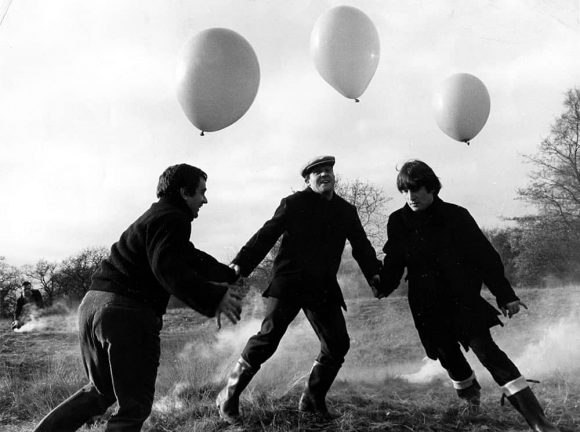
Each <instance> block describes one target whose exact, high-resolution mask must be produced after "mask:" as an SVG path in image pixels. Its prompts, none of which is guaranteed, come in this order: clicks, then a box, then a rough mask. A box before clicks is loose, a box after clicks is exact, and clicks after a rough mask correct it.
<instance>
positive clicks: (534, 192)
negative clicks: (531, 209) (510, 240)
mask: <svg viewBox="0 0 580 432" xmlns="http://www.w3.org/2000/svg"><path fill="white" fill-rule="evenodd" d="M524 157H525V158H526V160H527V161H528V162H529V163H530V164H531V165H532V170H531V172H530V175H529V176H530V182H529V184H528V185H527V186H526V187H525V188H522V189H519V190H518V195H519V197H520V198H521V199H523V200H525V201H527V202H529V203H531V204H533V205H534V206H535V207H536V208H537V210H538V214H537V215H534V216H526V217H522V218H514V219H513V220H515V221H516V222H517V224H518V227H519V229H520V230H519V234H518V236H516V237H515V238H516V241H515V243H516V245H517V249H518V251H519V254H518V256H517V257H516V260H515V262H516V268H517V273H518V274H519V275H520V277H521V280H522V282H524V283H528V284H541V283H542V280H544V279H545V278H546V277H548V276H554V277H557V278H559V279H561V280H568V281H569V280H577V279H578V278H580V274H579V272H578V271H577V270H576V269H577V268H578V264H579V263H580V90H579V89H570V90H568V91H567V92H566V95H565V99H564V112H563V113H562V114H561V115H560V116H559V117H558V118H556V120H555V122H554V124H553V125H552V127H551V129H550V133H549V134H548V136H547V137H546V138H545V139H543V140H542V142H541V143H540V145H539V149H538V151H537V153H536V154H533V155H525V156H524Z"/></svg>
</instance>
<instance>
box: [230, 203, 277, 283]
mask: <svg viewBox="0 0 580 432" xmlns="http://www.w3.org/2000/svg"><path fill="white" fill-rule="evenodd" d="M287 221H288V204H287V201H286V198H284V199H282V201H281V202H280V205H279V206H278V208H277V209H276V212H275V213H274V216H272V218H271V219H270V220H269V221H267V222H266V223H265V224H264V225H263V226H262V228H260V229H259V230H258V232H257V233H256V234H254V235H253V236H252V237H251V238H250V240H248V242H247V243H246V244H245V245H244V246H243V247H242V249H241V250H240V252H238V254H237V255H236V257H235V258H234V259H233V260H232V264H234V265H237V266H238V268H239V273H238V274H241V276H244V277H247V276H249V275H250V273H252V272H253V271H254V269H255V268H256V267H257V266H258V264H260V262H262V260H263V259H264V257H265V256H266V255H267V254H268V252H270V249H272V247H273V246H274V244H275V243H276V241H277V240H278V238H280V236H281V235H282V233H283V232H284V230H285V229H286V224H287Z"/></svg>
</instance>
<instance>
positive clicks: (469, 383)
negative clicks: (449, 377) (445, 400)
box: [453, 374, 481, 415]
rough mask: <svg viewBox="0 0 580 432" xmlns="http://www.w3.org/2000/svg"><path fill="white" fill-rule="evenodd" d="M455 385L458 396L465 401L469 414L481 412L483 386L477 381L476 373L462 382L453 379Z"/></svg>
mask: <svg viewBox="0 0 580 432" xmlns="http://www.w3.org/2000/svg"><path fill="white" fill-rule="evenodd" d="M453 386H454V387H455V391H456V392H457V396H458V397H459V398H460V399H462V400H463V401H465V405H466V408H467V413H468V414H469V415H477V414H479V408H480V405H481V386H480V385H479V383H478V382H477V379H476V378H475V374H473V375H471V377H469V378H468V379H467V380H464V381H461V382H457V381H453Z"/></svg>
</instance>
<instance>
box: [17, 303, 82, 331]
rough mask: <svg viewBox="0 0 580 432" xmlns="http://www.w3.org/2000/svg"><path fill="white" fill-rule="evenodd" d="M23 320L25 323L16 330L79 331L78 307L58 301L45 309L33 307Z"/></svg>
mask: <svg viewBox="0 0 580 432" xmlns="http://www.w3.org/2000/svg"><path fill="white" fill-rule="evenodd" d="M23 321H24V324H23V325H22V326H21V327H20V328H18V329H14V331H15V332H17V333H29V332H53V333H75V332H78V319H77V309H76V308H72V309H71V308H69V307H68V306H67V305H66V304H64V303H61V302H57V303H55V304H53V305H52V306H49V307H46V308H44V309H35V308H32V310H31V311H30V313H29V315H28V316H27V317H24V320H23Z"/></svg>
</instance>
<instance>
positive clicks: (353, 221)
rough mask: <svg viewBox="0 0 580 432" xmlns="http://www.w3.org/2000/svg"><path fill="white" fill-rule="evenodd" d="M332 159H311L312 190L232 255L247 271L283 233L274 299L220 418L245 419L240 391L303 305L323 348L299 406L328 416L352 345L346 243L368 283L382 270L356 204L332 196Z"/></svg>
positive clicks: (307, 170)
mask: <svg viewBox="0 0 580 432" xmlns="http://www.w3.org/2000/svg"><path fill="white" fill-rule="evenodd" d="M334 163H335V159H334V157H333V156H321V157H318V158H316V159H314V160H312V161H310V162H308V163H307V164H306V166H305V167H304V168H303V169H302V171H301V174H302V177H303V178H304V181H305V183H306V186H307V187H306V188H305V189H304V190H303V191H300V192H296V193H294V194H292V195H290V196H288V197H286V198H284V199H282V201H281V203H280V206H279V207H278V209H277V210H276V212H275V214H274V216H273V217H272V219H270V220H269V221H267V222H266V223H265V224H264V226H263V227H262V228H261V229H260V230H259V231H258V232H257V233H256V234H254V236H253V237H252V238H250V240H249V241H248V242H247V243H246V245H245V246H244V247H243V248H242V249H241V250H240V252H239V253H238V255H237V256H236V257H235V258H234V260H233V263H232V265H233V266H234V268H235V269H236V272H238V273H239V274H241V275H242V276H248V275H249V274H250V273H252V271H253V270H254V269H255V268H256V266H257V265H258V264H259V263H260V262H261V261H262V259H264V257H265V256H266V255H267V253H268V252H269V251H270V249H271V248H272V247H273V246H274V244H275V243H276V241H277V240H278V238H279V237H280V236H282V242H281V244H280V250H279V252H278V255H277V256H276V259H275V261H274V268H273V274H274V275H273V278H272V280H271V282H270V285H269V287H268V289H267V290H266V291H265V292H264V296H265V297H268V303H267V309H266V316H265V318H264V320H263V322H262V327H261V329H260V331H259V332H258V334H256V335H255V336H252V337H251V338H250V340H249V341H248V343H247V344H246V347H245V348H244V350H243V352H242V355H241V357H240V359H239V360H238V362H237V364H236V365H235V367H234V369H233V370H232V372H231V374H230V376H229V379H228V382H227V385H226V386H225V388H224V389H223V390H222V391H221V392H220V394H219V395H218V398H217V400H216V404H217V406H218V409H219V413H220V416H221V417H222V418H223V419H224V420H226V421H227V422H229V423H237V422H239V421H240V420H241V418H240V413H239V397H240V394H241V393H242V391H243V390H244V389H245V387H246V386H247V385H248V383H249V382H250V380H251V379H252V377H253V376H254V374H255V373H256V372H257V371H258V369H259V368H260V366H261V365H262V363H264V362H265V361H266V360H268V359H269V358H270V357H271V356H272V355H273V354H274V352H275V351H276V348H277V347H278V344H279V343H280V340H281V339H282V337H283V336H284V334H285V332H286V330H287V329H288V326H289V325H290V323H291V322H292V321H293V320H294V318H296V316H297V315H298V313H299V312H300V310H301V309H302V310H303V311H304V314H305V315H306V318H307V319H308V321H309V322H310V324H311V325H312V327H313V329H314V331H315V332H316V335H317V336H318V338H319V340H320V344H321V346H320V354H319V355H318V358H317V359H316V361H315V363H314V366H313V367H312V371H311V372H310V377H309V379H308V381H307V383H306V388H305V389H304V392H303V393H302V396H301V398H300V403H299V408H300V410H301V411H309V412H315V413H318V414H321V415H323V416H329V412H328V409H327V406H326V402H325V398H326V393H327V392H328V390H329V389H330V386H331V385H332V383H333V381H334V379H335V377H336V375H337V374H338V371H339V369H340V367H341V365H342V363H343V362H344V357H345V355H346V353H347V351H348V349H349V346H350V340H349V336H348V332H347V329H346V323H345V320H344V316H343V314H342V310H341V307H343V308H344V309H346V305H345V303H344V299H343V296H342V292H341V290H340V286H339V285H338V281H337V279H336V274H337V271H338V268H339V265H340V261H341V257H342V252H343V250H344V246H345V242H346V240H347V239H348V241H349V242H350V244H351V246H352V254H353V256H354V258H355V260H356V261H357V262H358V264H359V266H360V268H361V270H362V272H363V273H364V275H365V277H366V278H367V280H368V281H369V283H370V284H374V283H377V282H378V281H377V278H378V273H379V269H380V261H379V260H378V259H377V257H376V253H375V251H374V249H373V248H372V246H371V243H370V242H369V240H368V239H367V236H366V234H365V232H364V229H363V227H362V225H361V222H360V219H359V217H358V214H357V210H356V208H355V207H354V206H353V205H351V204H349V203H347V202H346V201H345V200H344V199H342V198H341V197H339V196H338V195H337V194H336V193H334V184H335V178H334V171H333V166H334Z"/></svg>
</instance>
